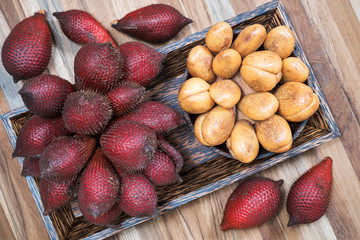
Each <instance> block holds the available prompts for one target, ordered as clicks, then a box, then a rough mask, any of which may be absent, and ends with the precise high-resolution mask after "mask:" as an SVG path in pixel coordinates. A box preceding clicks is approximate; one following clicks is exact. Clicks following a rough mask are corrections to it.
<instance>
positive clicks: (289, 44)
mask: <svg viewBox="0 0 360 240" xmlns="http://www.w3.org/2000/svg"><path fill="white" fill-rule="evenodd" d="M294 47H295V37H294V34H293V32H292V31H291V29H290V28H289V27H287V26H278V27H276V28H274V29H272V30H271V31H270V32H269V33H268V34H267V36H266V39H265V42H264V48H265V49H267V50H270V51H273V52H276V53H277V54H278V55H279V56H280V57H281V58H287V57H289V56H290V55H291V53H292V52H293V51H294Z"/></svg>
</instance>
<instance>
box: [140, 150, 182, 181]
mask: <svg viewBox="0 0 360 240" xmlns="http://www.w3.org/2000/svg"><path fill="white" fill-rule="evenodd" d="M142 173H143V174H144V175H145V176H146V177H147V178H148V179H149V180H150V181H151V182H152V183H153V184H154V185H155V186H164V185H170V184H173V183H177V182H182V179H181V177H180V176H179V174H178V173H177V172H176V171H175V164H174V162H173V161H172V160H171V158H170V157H169V156H168V155H166V154H165V153H163V152H159V151H158V152H156V153H155V155H154V157H153V159H152V160H151V162H150V163H149V164H148V165H147V167H146V168H145V169H144V170H143V171H142Z"/></svg>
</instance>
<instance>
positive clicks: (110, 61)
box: [74, 43, 122, 93]
mask: <svg viewBox="0 0 360 240" xmlns="http://www.w3.org/2000/svg"><path fill="white" fill-rule="evenodd" d="M74 72H75V85H76V88H77V89H81V90H94V91H95V92H98V93H106V92H107V91H109V90H110V88H112V87H113V86H114V85H115V84H116V83H117V82H118V81H119V80H120V78H121V73H122V58H121V55H120V50H119V49H118V48H115V47H113V46H112V45H111V44H110V43H89V44H87V45H85V46H83V47H82V48H81V49H80V50H79V51H78V52H77V54H76V56H75V61H74Z"/></svg>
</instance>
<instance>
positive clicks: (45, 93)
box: [19, 74, 74, 118]
mask: <svg viewBox="0 0 360 240" xmlns="http://www.w3.org/2000/svg"><path fill="white" fill-rule="evenodd" d="M73 91H74V87H73V85H71V83H70V82H68V81H66V80H65V79H62V78H60V77H58V76H54V75H49V74H45V75H40V76H37V77H34V78H31V79H29V80H27V81H26V82H25V84H24V86H23V87H22V88H21V89H20V90H19V94H20V95H21V98H22V100H23V102H24V104H25V106H26V107H27V108H28V109H29V111H30V112H32V113H33V114H36V115H38V116H41V117H46V118H51V117H56V116H59V115H60V114H61V110H62V108H63V106H64V102H65V99H66V97H67V96H68V95H69V94H70V93H72V92H73Z"/></svg>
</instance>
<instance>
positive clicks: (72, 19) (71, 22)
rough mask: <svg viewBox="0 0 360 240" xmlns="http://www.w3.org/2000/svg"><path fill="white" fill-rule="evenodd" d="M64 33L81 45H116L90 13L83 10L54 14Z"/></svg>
mask: <svg viewBox="0 0 360 240" xmlns="http://www.w3.org/2000/svg"><path fill="white" fill-rule="evenodd" d="M53 15H54V16H55V17H56V18H57V19H58V20H59V23H60V27H61V29H62V31H63V33H64V34H65V35H66V36H67V37H68V38H69V39H70V40H71V41H74V42H76V43H79V44H88V43H107V42H111V44H112V45H113V46H114V47H115V46H116V44H115V42H114V40H113V39H112V38H111V36H110V34H109V33H108V32H107V31H106V29H105V28H104V27H103V26H102V25H101V24H100V23H99V22H98V21H97V20H96V19H95V18H94V17H93V16H91V15H90V14H89V13H87V12H84V11H81V10H69V11H66V12H54V13H53Z"/></svg>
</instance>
